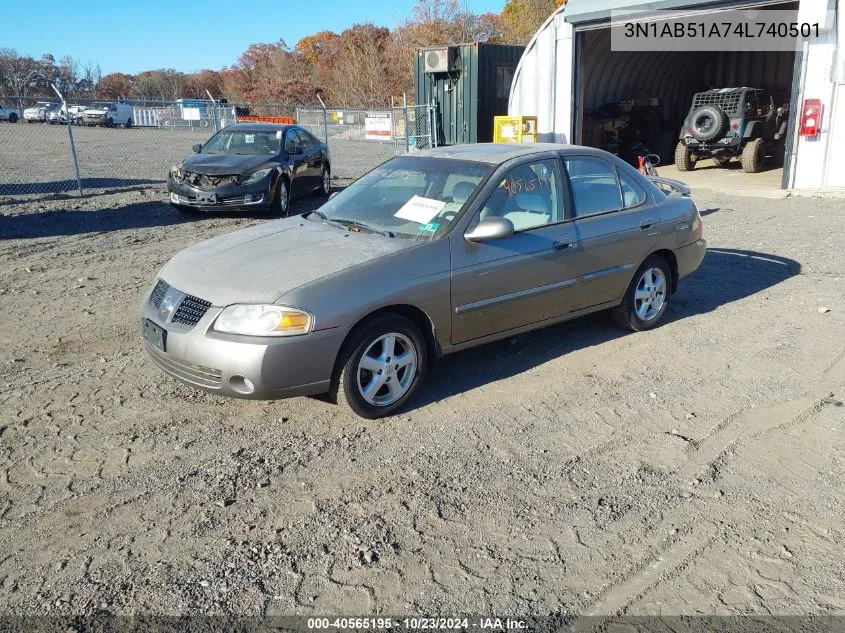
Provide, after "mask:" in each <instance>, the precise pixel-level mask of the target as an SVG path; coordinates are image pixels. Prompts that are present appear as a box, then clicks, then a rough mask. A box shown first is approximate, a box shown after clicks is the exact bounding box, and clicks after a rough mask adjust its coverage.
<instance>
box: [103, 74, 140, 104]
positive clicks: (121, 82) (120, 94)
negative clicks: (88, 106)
mask: <svg viewBox="0 0 845 633" xmlns="http://www.w3.org/2000/svg"><path fill="white" fill-rule="evenodd" d="M131 94H132V76H131V75H126V74H124V73H109V74H108V75H105V76H104V77H103V78H102V79H100V83H99V84H98V85H97V95H98V96H99V97H100V98H102V99H126V98H128V97H129V95H131Z"/></svg>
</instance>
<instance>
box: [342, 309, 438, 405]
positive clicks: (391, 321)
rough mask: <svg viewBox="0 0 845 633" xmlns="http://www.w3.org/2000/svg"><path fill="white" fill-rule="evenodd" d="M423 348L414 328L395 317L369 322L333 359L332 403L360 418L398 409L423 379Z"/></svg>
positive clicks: (424, 358)
mask: <svg viewBox="0 0 845 633" xmlns="http://www.w3.org/2000/svg"><path fill="white" fill-rule="evenodd" d="M426 354H427V352H426V344H425V340H424V338H423V335H422V333H421V332H420V330H419V328H417V326H416V325H414V323H413V322H412V321H410V320H408V319H406V318H405V317H402V316H399V315H398V314H385V315H381V316H378V317H375V318H373V319H372V320H371V321H369V322H367V323H365V324H364V325H363V326H362V327H361V328H359V329H358V330H357V331H356V332H354V333H353V335H352V337H351V338H350V339H349V340H348V341H347V343H346V344H345V345H344V347H343V349H342V350H341V353H340V356H339V358H338V366H339V370H340V375H339V377H338V378H337V383H336V385H335V386H334V391H335V393H334V395H333V396H332V395H331V394H330V398H331V399H332V400H334V401H335V402H338V401H340V400H345V401H346V403H347V404H348V405H349V407H350V408H351V409H352V410H353V411H354V412H355V413H357V414H358V415H360V416H361V417H364V418H370V419H373V418H381V417H384V416H387V415H391V414H392V413H395V412H396V411H397V410H399V409H400V408H401V407H402V406H403V405H404V404H405V403H406V402H407V401H408V399H409V398H410V397H411V395H412V394H413V393H414V392H415V391H416V390H417V388H418V387H419V385H420V383H421V382H422V381H423V378H424V377H425V368H426V363H427V361H428V359H427V357H426Z"/></svg>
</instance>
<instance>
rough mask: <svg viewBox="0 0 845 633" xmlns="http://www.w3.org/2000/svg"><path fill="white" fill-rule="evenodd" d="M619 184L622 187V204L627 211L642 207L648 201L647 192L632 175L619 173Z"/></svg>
mask: <svg viewBox="0 0 845 633" xmlns="http://www.w3.org/2000/svg"><path fill="white" fill-rule="evenodd" d="M619 184H620V185H622V202H623V206H624V208H626V209H632V208H633V207H638V206H640V205H641V204H642V203H643V202H645V199H646V193H645V190H644V189H643V188H642V187H640V186H639V185H638V184H637V182H636V181H635V180H634V179H633V178H631V176H630V175H628V174H626V173H625V172H624V171H621V170H620V171H619Z"/></svg>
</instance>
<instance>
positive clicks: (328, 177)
mask: <svg viewBox="0 0 845 633" xmlns="http://www.w3.org/2000/svg"><path fill="white" fill-rule="evenodd" d="M331 192H332V172H331V170H330V169H329V166H328V165H323V174H322V176H321V177H320V195H321V196H323V197H324V198H328V197H329V194H330V193H331Z"/></svg>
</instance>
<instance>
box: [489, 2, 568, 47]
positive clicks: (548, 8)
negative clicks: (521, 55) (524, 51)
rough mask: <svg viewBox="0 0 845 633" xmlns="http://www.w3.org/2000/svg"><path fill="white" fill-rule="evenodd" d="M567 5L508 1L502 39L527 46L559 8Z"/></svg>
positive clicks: (503, 19)
mask: <svg viewBox="0 0 845 633" xmlns="http://www.w3.org/2000/svg"><path fill="white" fill-rule="evenodd" d="M561 4H565V2H564V1H560V0H558V1H556V0H508V1H507V2H506V3H505V7H504V9H502V14H501V16H500V17H499V24H500V26H501V29H502V39H503V41H505V42H506V43H508V44H521V45H523V46H524V45H525V44H528V42H529V41H530V40H531V38H532V37H533V36H534V33H536V32H537V31H538V30H539V28H540V27H541V26H542V25H543V23H544V22H545V21H546V20H547V19H548V18H549V16H550V15H551V14H552V13H554V12H555V11H556V10H557V8H558V7H559V6H560V5H561Z"/></svg>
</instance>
